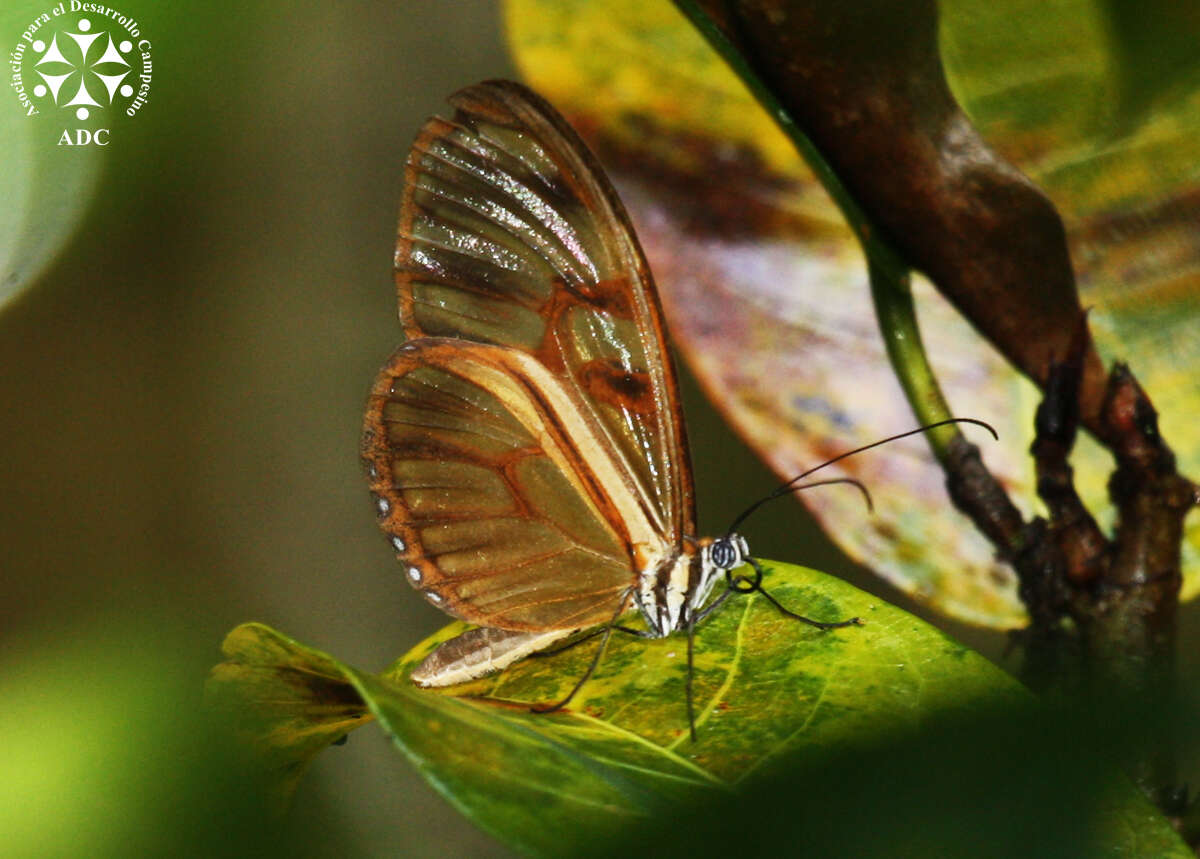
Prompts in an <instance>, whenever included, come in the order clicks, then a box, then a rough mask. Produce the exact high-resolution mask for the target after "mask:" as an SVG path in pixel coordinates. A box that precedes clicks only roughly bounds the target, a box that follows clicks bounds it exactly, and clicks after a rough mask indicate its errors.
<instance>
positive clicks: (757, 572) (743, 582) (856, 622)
mask: <svg viewBox="0 0 1200 859" xmlns="http://www.w3.org/2000/svg"><path fill="white" fill-rule="evenodd" d="M746 560H747V562H748V563H749V564H750V566H752V567H754V580H753V581H751V580H750V579H748V578H746V577H744V576H738V577H736V578H735V577H734V576H732V575H730V574H727V575H729V587H730V590H731V591H737V592H738V593H743V594H748V593H753V592H754V591H758V592H759V593H760V594H762V595H763V596H764V597H766V598H767V600H768V601H769V602H770V603H771V605H773V606H775V608H777V609H779V611H780V613H781V614H783V615H784V616H785V617H790V618H792V619H793V620H799V621H802V622H803V623H807V624H808V625H809V626H815V627H816V628H817V629H820V630H827V629H841V628H842V627H846V626H862V625H863V623H864V622H863V620H862V618H859V617H852V618H850V619H849V620H839V621H834V622H832V623H828V622H825V621H820V620H813V619H812V618H811V617H805V616H804V615H802V614H796V613H795V612H794V611H791V610H790V609H787V608H784V606H783V603H781V602H780V601H779V600H777V599H775V597H773V596H771V595H770V594H769V593H767V592H766V591H765V590H763V586H762V580H763V568H762V565H761V564H760V563H759V562H758V561H756V560H755V559H754V558H747V559H746Z"/></svg>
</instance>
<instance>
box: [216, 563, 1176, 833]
mask: <svg viewBox="0 0 1200 859" xmlns="http://www.w3.org/2000/svg"><path fill="white" fill-rule="evenodd" d="M764 584H765V587H767V588H768V589H769V591H770V593H771V594H772V595H774V596H775V597H777V598H778V599H779V600H780V601H781V602H782V603H783V604H784V605H786V606H788V607H790V608H791V609H794V610H797V611H800V612H802V613H804V614H806V615H808V616H811V617H814V618H817V619H822V620H838V619H843V618H846V617H848V616H859V617H861V618H863V619H864V620H865V622H866V625H865V626H861V627H849V628H845V629H839V630H833V631H829V632H821V631H818V630H815V629H813V628H811V627H809V626H806V625H804V624H801V623H797V622H796V621H793V620H789V619H787V618H785V617H783V616H782V615H781V614H779V612H777V611H776V610H775V609H774V608H773V607H772V606H771V605H770V603H769V602H767V600H765V599H764V598H762V597H761V596H758V595H749V596H743V597H738V598H735V599H733V600H732V601H731V602H730V603H729V604H728V605H726V606H725V607H724V608H723V609H722V610H721V611H720V612H718V613H717V614H716V615H715V616H713V617H711V618H709V619H708V620H707V621H705V622H704V623H703V624H702V625H701V626H700V627H699V628H698V630H697V634H696V676H695V699H696V704H697V731H698V738H697V741H696V742H692V741H691V740H690V739H689V737H688V731H687V714H686V707H685V698H684V681H685V660H686V646H687V645H686V640H685V639H684V638H683V637H682V636H678V635H677V636H672V637H670V638H667V639H664V640H659V641H645V640H641V639H633V638H629V637H624V636H620V637H614V639H613V641H612V642H611V643H610V645H609V649H608V652H607V654H606V657H605V659H604V661H603V662H602V663H601V665H600V668H599V669H598V670H597V672H596V674H595V676H594V677H593V678H592V679H591V680H590V681H589V682H588V683H587V684H585V685H584V687H583V689H582V691H581V692H580V694H579V696H578V697H577V698H576V699H575V701H574V702H572V704H571V706H570V708H569V709H568V710H567V711H565V712H559V713H554V714H549V715H541V714H535V713H531V712H530V710H529V707H530V705H532V704H543V703H548V702H553V701H556V700H558V699H559V698H561V697H562V696H564V695H565V694H566V693H567V692H568V691H569V690H570V688H571V687H572V686H573V685H574V683H575V682H576V680H577V679H578V678H579V677H581V676H582V674H583V672H584V671H585V670H586V666H587V664H588V662H589V661H590V660H591V658H592V654H593V652H594V647H595V644H594V643H584V644H582V645H579V646H577V647H573V648H571V649H568V650H566V651H564V652H561V653H558V654H555V655H552V656H548V657H544V658H531V659H526V660H524V661H523V662H520V663H518V664H516V665H514V666H512V667H511V668H509V669H508V670H507V671H505V672H503V673H501V674H498V675H495V676H492V677H487V678H482V679H480V680H477V681H474V682H471V683H467V684H462V685H459V686H456V687H452V688H450V689H446V690H422V689H418V688H416V687H415V686H413V685H412V683H411V682H410V681H409V680H408V675H409V673H410V671H411V670H412V668H413V667H414V666H415V665H416V664H417V663H418V662H419V661H420V660H421V659H423V658H424V657H425V655H427V654H428V653H429V652H430V651H431V650H432V649H433V648H434V647H435V646H436V645H437V644H438V643H440V642H442V641H445V640H447V639H448V638H450V637H453V636H454V635H457V634H459V633H460V632H461V631H463V630H464V629H465V628H466V627H465V626H464V625H463V624H453V625H451V626H449V627H447V628H446V629H444V630H443V631H442V632H440V633H438V634H437V635H435V636H433V637H432V638H430V639H429V640H427V641H425V642H423V643H422V644H420V645H418V646H417V647H416V648H414V649H413V650H412V651H411V652H410V653H409V654H407V655H406V656H404V657H402V658H401V659H400V660H398V661H397V662H396V663H395V664H394V665H393V666H391V667H390V668H388V669H387V670H386V671H384V672H383V673H382V674H380V675H377V676H375V675H369V674H365V673H363V672H360V671H357V670H355V669H353V668H350V667H348V666H345V665H342V664H341V663H338V662H336V660H332V659H330V658H329V657H327V656H324V655H323V654H319V653H317V652H315V651H312V650H310V649H308V648H306V647H303V646H301V645H299V644H297V643H295V642H293V641H291V640H290V639H287V638H285V637H284V636H282V635H280V634H279V633H277V632H274V631H272V630H270V629H269V628H267V627H264V626H261V625H258V624H248V625H246V626H242V627H239V628H238V629H236V630H234V632H233V633H231V635H230V639H229V640H228V641H227V643H226V653H227V657H228V658H229V660H230V661H229V662H226V663H224V664H222V665H220V666H218V667H217V669H215V672H214V681H213V682H214V683H215V684H216V685H217V687H218V689H219V691H220V697H221V698H222V699H223V700H224V701H225V703H226V706H227V708H232V709H237V707H238V706H239V705H238V703H237V702H238V700H239V699H241V701H242V703H241V705H240V706H241V707H242V708H244V709H246V710H247V711H249V715H247V716H246V717H245V718H244V719H243V720H242V724H243V725H250V724H255V723H257V724H258V725H259V730H260V732H261V735H260V737H259V743H260V745H261V746H262V747H264V748H265V749H266V750H267V751H268V754H269V758H270V764H271V765H272V766H273V767H274V768H275V769H276V770H277V772H280V773H281V774H285V775H287V776H288V777H290V776H291V775H293V774H294V773H295V771H296V770H298V769H302V768H303V766H304V765H305V764H306V763H307V761H308V759H310V758H311V756H312V755H313V754H315V752H316V751H317V750H318V749H319V748H322V747H324V746H325V745H328V742H329V740H330V739H331V738H332V737H334V736H335V735H338V734H340V733H341V732H344V731H346V730H349V729H350V728H352V727H353V726H355V725H357V724H362V723H363V722H364V721H365V720H364V719H363V718H362V708H363V707H365V708H369V710H370V712H371V714H373V715H374V716H375V717H376V718H377V719H378V720H379V722H380V724H381V726H382V727H383V728H384V730H385V731H387V732H388V733H389V735H390V736H391V737H392V738H393V740H394V741H395V742H396V745H397V747H398V748H399V749H400V750H402V751H403V752H404V753H405V754H406V755H407V756H408V757H409V758H410V759H411V760H412V761H413V763H414V764H416V765H417V767H418V768H420V770H421V772H422V773H423V774H424V775H425V777H426V778H427V779H429V781H430V782H431V784H433V786H434V787H435V788H437V789H438V790H439V791H441V792H442V793H443V794H444V795H445V796H446V797H447V798H448V799H449V800H450V801H451V802H452V803H454V804H455V806H456V807H458V808H459V809H460V810H462V811H463V813H465V814H466V815H468V816H469V817H471V818H472V819H473V820H475V822H476V823H478V824H479V825H480V826H481V827H483V828H484V829H486V830H487V831H489V832H491V833H493V834H494V835H496V837H498V838H500V839H501V840H503V841H505V842H506V843H508V844H511V845H513V846H514V847H516V848H518V849H520V850H522V851H525V852H528V853H533V854H538V855H562V854H570V853H572V852H573V851H578V850H584V849H588V848H590V849H595V848H596V846H597V845H598V844H609V843H611V842H610V841H609V840H608V839H611V838H613V837H616V836H617V834H618V833H621V832H626V833H628V832H629V831H630V830H631V829H633V830H637V829H639V828H640V827H644V826H651V825H653V823H654V821H655V820H656V819H670V818H671V817H672V816H673V815H676V814H679V813H684V812H683V811H681V809H686V808H692V807H694V806H697V804H700V805H703V804H704V803H706V802H716V803H723V802H725V801H732V799H731V798H732V797H734V796H736V795H737V794H738V791H739V790H741V789H745V790H747V791H753V790H754V787H753V786H754V785H756V784H758V783H759V781H760V780H761V779H764V778H771V777H774V776H777V775H778V774H779V773H780V772H782V771H795V772H800V773H802V772H805V771H806V770H808V769H812V768H814V767H817V768H820V767H822V766H825V765H827V764H828V762H829V761H830V757H831V755H833V756H837V755H842V754H849V755H855V754H861V753H864V752H869V753H872V754H874V753H876V751H877V750H878V749H879V748H881V747H883V746H884V745H887V744H890V743H893V742H896V741H905V740H908V739H912V738H914V737H919V736H920V734H921V730H922V728H923V727H925V726H926V725H929V724H931V723H933V724H936V723H937V721H938V720H945V719H972V718H974V717H975V716H977V715H979V714H989V713H994V712H995V711H996V709H997V708H999V709H1000V710H1001V711H1002V712H1004V713H1008V714H1011V713H1018V714H1022V713H1023V714H1029V713H1031V712H1033V706H1032V699H1031V698H1030V697H1029V695H1028V694H1027V693H1026V692H1025V691H1024V690H1023V689H1022V688H1021V687H1020V686H1019V685H1018V684H1017V683H1016V682H1015V681H1013V680H1012V679H1010V678H1009V677H1008V676H1007V675H1005V674H1004V673H1003V672H1001V671H1000V670H999V669H997V668H995V667H994V666H992V665H991V664H990V663H988V662H987V661H986V660H985V659H983V658H982V657H980V656H978V655H977V654H975V653H973V652H971V651H969V650H967V649H966V648H964V647H962V646H961V645H959V644H957V643H955V642H954V641H952V640H950V639H949V638H947V637H946V636H945V635H943V634H942V633H941V632H939V631H937V630H936V629H934V628H933V627H931V626H928V625H927V624H925V623H923V622H922V621H920V620H918V619H916V618H914V617H912V616H910V615H908V614H906V613H904V612H902V611H900V610H899V609H896V608H894V607H892V606H889V605H887V604H886V603H883V602H881V601H879V600H878V599H877V598H875V597H873V596H871V595H869V594H866V593H864V592H862V591H859V590H857V589H855V588H852V587H850V586H849V585H846V584H844V583H842V582H840V581H838V580H836V579H832V578H829V577H827V576H825V575H823V574H821V573H817V572H814V571H812V570H807V569H804V568H801V567H794V566H788V565H783V564H770V565H769V566H768V571H767V576H766V579H765V583H764ZM306 690H307V692H311V693H313V697H312V698H311V699H310V700H308V701H307V702H306V701H305V700H304V699H305V695H306V694H307V693H306ZM351 690H353V692H354V693H355V694H356V695H357V696H359V702H360V703H361V706H360V707H359V709H358V710H356V709H355V706H354V704H355V702H354V701H352V700H351V698H350V695H349V692H350V691H351ZM331 700H332V701H336V702H338V706H336V707H331V706H330V701H331ZM260 708H261V709H262V715H261V716H256V715H254V714H253V711H255V710H258V709H260ZM346 714H357V715H355V716H354V717H353V718H350V719H347V718H346ZM318 737H319V742H318V740H317V738H318ZM289 755H290V756H291V757H292V761H293V765H292V767H291V768H289V767H287V766H286V765H285V758H287V757H288V756H289ZM1108 781H1109V783H1110V785H1111V784H1115V785H1116V787H1115V788H1113V789H1114V790H1115V791H1116V794H1115V795H1116V796H1117V798H1118V800H1119V801H1118V802H1117V803H1116V805H1117V807H1116V810H1115V811H1114V812H1113V813H1114V814H1115V815H1116V817H1115V818H1114V819H1116V820H1119V821H1120V822H1121V825H1122V826H1124V827H1126V829H1124V830H1122V832H1118V833H1116V834H1115V835H1114V837H1115V838H1116V839H1117V840H1116V842H1115V843H1118V844H1123V843H1124V844H1128V843H1132V841H1133V840H1136V839H1137V838H1149V837H1151V836H1153V837H1154V838H1158V839H1160V840H1162V839H1166V840H1165V842H1164V843H1171V839H1172V838H1173V835H1172V834H1171V832H1170V829H1169V827H1168V825H1167V823H1166V821H1165V820H1163V819H1162V818H1161V817H1160V816H1158V815H1157V813H1155V812H1154V811H1153V810H1152V809H1150V808H1149V807H1148V806H1147V805H1146V804H1145V802H1144V801H1143V800H1141V798H1140V796H1139V795H1138V794H1137V793H1136V792H1135V791H1134V790H1133V789H1132V788H1131V787H1130V786H1129V785H1127V784H1126V783H1125V782H1124V781H1123V780H1121V779H1115V780H1114V779H1109V780H1108ZM1109 810H1110V811H1112V809H1111V808H1110V809H1109ZM861 813H862V814H864V815H867V816H869V815H870V814H871V811H870V810H869V809H861Z"/></svg>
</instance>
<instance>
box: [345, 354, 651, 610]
mask: <svg viewBox="0 0 1200 859" xmlns="http://www.w3.org/2000/svg"><path fill="white" fill-rule="evenodd" d="M363 457H364V459H365V460H366V462H367V470H368V476H369V480H370V483H371V489H372V490H373V491H374V492H375V493H376V497H377V499H378V505H379V513H380V517H381V519H382V520H383V525H384V528H385V530H386V531H387V532H388V533H389V534H391V535H392V539H393V544H394V546H395V548H396V550H397V552H398V553H399V554H400V556H401V557H402V559H403V561H404V563H405V571H406V575H407V577H408V579H409V581H410V582H411V583H412V584H413V585H414V586H415V587H417V588H419V589H420V590H421V591H422V592H423V593H424V594H425V595H426V597H427V598H428V599H429V600H430V601H432V602H433V603H434V604H435V605H437V606H439V607H440V608H442V609H444V610H445V611H447V612H449V613H451V614H453V615H455V616H457V617H461V618H463V619H465V620H469V621H472V622H475V623H480V624H483V625H485V626H489V627H500V628H503V629H508V630H535V631H543V630H554V629H577V628H580V627H585V626H591V625H595V624H598V623H602V622H604V621H607V620H608V619H610V618H611V617H612V615H613V613H614V611H615V610H616V609H617V607H618V606H619V605H620V602H621V596H622V594H624V593H626V592H627V591H628V590H629V588H630V587H631V586H632V585H633V583H634V580H635V577H636V573H635V560H634V557H633V556H634V554H635V553H637V552H638V551H639V549H640V550H641V551H642V552H644V553H646V554H647V555H649V556H653V555H655V554H661V553H663V552H665V551H668V549H669V547H666V546H664V545H663V543H662V537H661V536H660V535H658V534H657V533H656V529H655V525H654V524H653V523H652V522H651V521H650V520H649V519H648V517H646V516H645V515H643V514H642V513H641V512H639V510H638V508H637V507H636V503H635V499H634V498H633V497H632V496H631V489H630V487H629V486H628V481H627V480H626V479H625V477H624V476H623V475H622V474H621V469H622V464H621V463H620V461H619V460H618V459H617V458H616V457H615V456H614V452H613V451H611V450H609V449H607V442H606V441H605V440H604V439H603V438H601V437H600V436H599V434H598V432H597V429H596V427H594V426H592V425H591V423H590V418H589V417H588V415H586V414H585V413H584V412H582V411H581V410H580V408H579V406H578V404H577V402H576V398H575V397H574V396H573V393H572V391H571V390H570V389H569V388H568V387H567V386H566V385H565V384H564V383H563V382H562V380H561V379H559V378H557V377H556V376H555V375H554V374H552V373H550V372H549V371H548V370H546V369H545V368H544V367H543V366H542V365H541V364H540V363H539V362H538V361H537V360H536V359H534V358H533V357H531V356H529V355H527V354H525V353H522V352H520V351H518V350H514V349H510V348H507V347H500V346H490V345H484V344H476V343H465V342H463V341H461V340H454V339H443V338H426V339H421V340H416V341H413V342H410V343H407V344H405V345H404V346H402V347H400V349H398V350H397V351H396V353H395V354H394V355H393V356H392V359H391V360H390V361H389V363H388V364H387V366H385V367H384V369H383V371H382V372H381V373H380V375H379V378H378V380H377V381H376V383H375V387H374V389H373V390H372V393H371V397H370V400H369V402H368V406H367V416H366V427H365V432H364V438H363ZM630 508H632V509H630ZM618 509H619V510H620V512H618Z"/></svg>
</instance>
